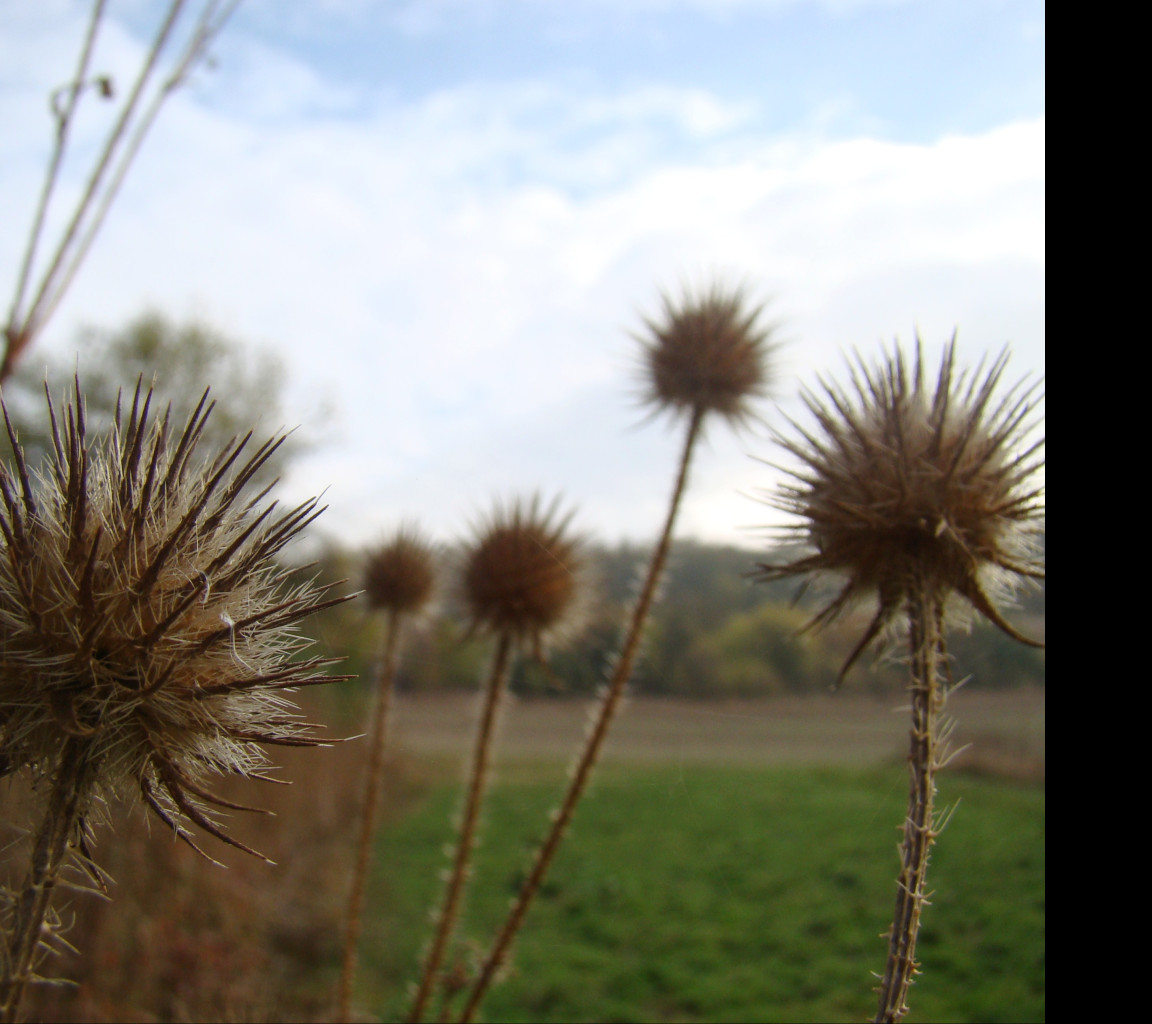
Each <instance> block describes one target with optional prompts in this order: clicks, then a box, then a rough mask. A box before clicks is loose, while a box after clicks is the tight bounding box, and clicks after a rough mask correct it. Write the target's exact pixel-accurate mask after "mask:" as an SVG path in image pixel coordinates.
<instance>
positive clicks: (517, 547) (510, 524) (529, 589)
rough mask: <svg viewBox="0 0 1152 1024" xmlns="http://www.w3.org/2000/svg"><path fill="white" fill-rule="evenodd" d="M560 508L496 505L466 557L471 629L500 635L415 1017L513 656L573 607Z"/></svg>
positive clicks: (438, 960)
mask: <svg viewBox="0 0 1152 1024" xmlns="http://www.w3.org/2000/svg"><path fill="white" fill-rule="evenodd" d="M556 512H557V504H556V503H553V505H552V506H551V507H550V508H549V509H548V510H546V511H545V510H541V508H540V506H539V501H538V500H535V499H534V500H533V501H532V502H531V503H529V504H513V505H512V506H511V507H509V508H507V509H504V508H500V507H497V509H496V512H495V514H494V515H493V516H492V518H491V519H490V520H489V521H488V522H487V523H486V524H484V525H483V526H482V527H481V528H480V530H479V531H478V535H477V539H476V541H475V543H474V544H473V546H472V548H471V549H470V550H469V552H468V554H467V556H466V564H465V567H464V579H463V596H464V600H465V603H466V605H467V607H468V613H469V616H470V618H471V621H472V630H473V631H478V632H485V633H489V634H490V635H493V636H495V638H496V650H495V653H494V656H493V659H492V667H491V669H490V671H489V674H488V680H487V682H486V684H485V687H484V698H483V708H482V711H481V714H480V723H479V727H478V729H477V734H476V745H475V749H474V752H473V757H472V766H471V770H470V772H469V778H468V789H467V796H466V799H465V805H464V814H463V817H462V818H461V822H460V829H459V833H458V835H457V839H456V849H455V852H454V854H453V857H452V868H451V871H450V873H449V877H448V884H447V887H446V889H445V892H444V899H443V902H442V903H441V906H440V910H439V912H438V913H437V916H436V926H435V931H434V934H433V937H432V942H431V944H430V945H429V947H428V952H427V954H426V956H425V960H424V967H423V970H422V971H421V975H420V981H419V984H418V986H417V990H416V995H415V997H414V999H413V1002H412V1008H411V1010H410V1011H409V1017H408V1019H409V1020H410V1021H420V1020H422V1019H423V1016H424V1012H425V1010H426V1009H427V1005H428V1001H429V999H430V998H431V997H432V995H433V992H434V990H435V988H436V985H437V983H438V982H439V979H440V968H441V965H442V964H443V961H444V956H445V953H446V951H447V949H448V944H449V942H450V940H451V938H452V934H453V932H454V930H455V928H456V923H457V920H458V919H459V914H460V907H461V903H462V900H463V896H464V889H465V887H466V885H467V882H468V877H469V871H470V867H471V861H472V852H473V850H474V848H475V845H476V837H477V829H478V826H479V821H480V810H481V807H482V804H483V801H484V796H485V793H486V791H487V788H488V780H489V776H490V766H491V758H492V748H493V744H494V739H495V735H496V722H497V717H498V712H499V707H500V702H501V698H502V697H503V694H504V691H505V689H506V687H507V682H508V675H509V671H510V669H511V666H512V659H513V656H514V654H515V653H516V651H517V649H518V648H519V647H521V646H523V645H525V644H527V645H531V646H532V647H533V648H534V649H535V650H536V651H537V653H539V651H540V645H541V643H542V642H543V640H544V638H545V637H546V636H548V635H549V634H554V633H555V632H556V631H557V630H558V629H561V628H562V627H563V625H564V624H565V621H566V619H567V618H568V617H569V616H570V615H571V613H572V611H573V609H574V607H575V599H576V598H577V596H578V591H579V583H580V575H581V566H582V556H581V552H580V542H579V541H578V540H577V539H576V538H575V537H573V536H571V535H570V534H569V533H568V523H569V520H570V519H571V516H568V517H565V518H563V519H561V520H559V521H557V518H556Z"/></svg>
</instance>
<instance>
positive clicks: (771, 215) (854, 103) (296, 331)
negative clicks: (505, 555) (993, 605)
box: [0, 0, 1045, 548]
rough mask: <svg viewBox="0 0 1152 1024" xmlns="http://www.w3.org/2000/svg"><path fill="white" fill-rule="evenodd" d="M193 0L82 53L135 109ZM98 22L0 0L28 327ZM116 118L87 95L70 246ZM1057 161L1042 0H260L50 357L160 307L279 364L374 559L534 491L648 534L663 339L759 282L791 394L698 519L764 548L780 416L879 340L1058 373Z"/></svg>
mask: <svg viewBox="0 0 1152 1024" xmlns="http://www.w3.org/2000/svg"><path fill="white" fill-rule="evenodd" d="M166 6H167V4H166V3H158V2H156V0H119V2H118V0H109V3H108V9H107V13H106V15H105V19H104V22H103V23H102V28H101V33H100V36H99V38H98V42H97V49H96V52H95V55H94V58H93V62H92V71H93V72H94V73H96V74H103V73H107V74H110V75H112V77H113V80H114V82H115V83H116V86H117V89H118V92H119V94H120V95H123V93H124V91H126V89H127V88H128V85H129V83H130V82H131V81H132V79H133V78H134V76H135V73H136V70H137V69H138V67H139V65H140V61H141V59H142V56H143V54H144V53H145V52H146V50H147V46H148V42H149V40H150V38H151V36H152V34H153V33H154V32H155V29H156V26H157V25H158V24H159V21H160V18H161V17H162V15H163V12H164V10H165V9H166ZM196 7H198V4H197V3H196V0H191V3H190V10H193V9H195V8H196ZM89 10H90V5H89V3H88V2H87V0H85V2H79V0H40V2H38V3H35V4H30V3H26V2H23V0H0V124H3V125H4V131H3V132H2V133H0V302H3V303H4V306H5V310H4V312H5V314H6V312H7V305H8V303H9V301H10V294H11V293H10V292H9V289H11V288H13V287H14V282H15V278H16V273H17V267H18V265H19V260H20V256H21V253H22V247H23V244H24V239H25V237H26V235H27V231H28V227H29V225H30V224H31V220H32V213H33V209H34V207H35V203H36V200H37V196H38V194H39V189H40V185H41V181H42V177H43V172H44V167H45V164H46V161H47V157H48V153H49V152H50V144H51V138H52V131H53V124H52V120H51V118H50V116H49V108H48V97H49V95H50V94H51V93H52V91H53V90H54V89H56V88H58V87H59V86H61V85H63V84H65V83H67V82H68V80H69V78H70V76H71V74H72V69H73V67H74V65H75V60H76V55H77V53H78V51H79V47H80V43H81V41H82V37H83V33H84V30H85V26H86V24H87V18H88V12H89ZM183 24H185V25H186V24H188V22H187V21H186V22H184V23H183ZM111 109H112V108H111V105H110V104H101V103H100V102H99V100H98V99H97V98H96V97H94V96H90V95H86V97H85V100H84V105H82V106H81V108H80V114H79V118H78V121H77V127H76V133H75V136H74V139H73V143H74V144H73V148H72V150H71V152H70V159H69V160H68V162H67V163H66V164H65V167H64V171H63V174H62V178H61V184H60V187H59V189H58V198H59V199H60V200H61V201H60V202H58V203H57V204H56V206H55V207H54V208H53V210H52V213H51V216H50V221H49V224H50V228H54V229H55V230H56V231H58V230H59V228H60V226H61V225H62V224H63V223H64V221H65V218H66V216H67V214H68V212H69V208H68V202H69V201H72V202H74V201H75V198H76V196H77V195H78V194H79V190H80V189H81V187H82V183H83V181H84V178H85V175H86V172H87V168H88V166H89V165H90V161H91V159H92V154H93V152H94V150H95V146H96V145H97V143H98V141H99V139H100V138H101V134H102V132H103V131H104V130H105V129H106V126H107V124H108V123H109V117H110V111H111ZM1044 145H1045V116H1044V7H1043V4H1042V3H1040V2H1036V0H242V2H241V4H240V6H239V8H238V9H237V11H236V13H235V15H234V16H233V18H232V20H231V21H230V22H229V23H228V25H227V27H226V28H225V30H224V31H223V33H222V34H221V35H220V37H219V38H218V39H217V41H216V42H215V43H214V45H213V46H212V50H211V60H210V62H209V63H208V64H207V65H206V66H204V67H202V68H200V69H199V70H197V71H196V73H195V74H194V75H193V76H192V78H191V79H190V81H188V82H187V83H186V84H185V85H184V86H183V87H182V88H181V89H179V90H177V91H176V92H175V93H173V95H172V96H171V98H170V99H169V101H168V102H167V105H166V106H165V108H164V110H163V112H162V113H161V115H160V118H159V120H158V121H157V123H156V125H155V128H154V129H153V131H152V133H151V134H150V135H149V136H148V138H147V140H146V142H145V144H144V146H143V148H142V150H141V152H140V154H139V157H138V159H137V161H136V163H135V164H134V166H133V167H132V169H131V172H130V174H129V177H128V178H127V180H126V182H125V184H124V187H123V189H122V191H121V192H120V194H119V196H118V198H117V200H116V205H115V206H114V207H113V208H112V211H111V213H110V215H109V218H108V221H107V223H106V225H105V227H104V229H103V230H102V232H101V234H100V236H99V237H98V239H97V241H96V244H95V246H94V247H93V249H92V251H91V254H90V257H89V260H88V262H87V263H86V264H85V265H84V267H83V268H82V269H81V271H80V273H79V275H78V276H77V278H76V280H75V282H74V284H73V287H72V289H71V290H70V292H69V293H68V296H67V298H66V300H65V301H64V303H63V304H62V305H61V306H60V308H59V310H58V312H57V314H56V316H55V318H54V319H53V320H52V321H51V322H50V324H49V326H48V328H47V330H46V332H45V334H44V335H43V336H42V337H41V338H40V339H39V340H38V341H37V342H36V348H35V349H33V350H32V351H30V352H29V354H28V357H27V358H28V359H29V360H30V361H33V360H35V358H36V354H37V349H41V348H42V349H43V350H45V351H51V352H53V353H59V354H68V353H73V352H75V351H76V348H77V343H78V339H79V338H80V337H81V335H82V330H83V329H84V328H85V327H96V328H98V329H115V328H117V327H120V326H123V325H125V324H126V323H128V322H129V321H130V320H132V319H133V318H135V317H136V316H138V315H140V314H141V313H142V312H144V311H145V310H158V311H161V312H163V313H165V314H167V315H169V316H170V317H172V318H174V319H176V320H178V321H186V320H199V321H202V322H204V323H207V324H209V325H211V326H213V327H215V328H216V329H218V330H220V331H223V332H224V333H226V334H228V335H229V336H232V337H235V338H237V339H241V340H243V341H244V342H245V343H247V344H250V345H252V346H254V347H260V348H265V349H268V350H271V351H273V352H275V353H276V355H277V356H278V357H279V358H281V359H282V360H283V361H284V363H285V365H286V367H287V370H288V385H287V386H288V399H289V401H288V409H289V415H290V417H291V416H293V415H295V416H296V417H297V418H296V419H290V420H289V421H288V422H287V423H285V424H283V426H286V427H296V428H297V430H298V432H299V434H300V436H301V437H302V438H303V439H304V440H306V441H315V442H317V446H316V447H315V448H314V449H313V450H312V452H311V453H310V454H309V455H308V456H306V457H304V458H303V459H301V460H300V461H299V462H297V463H296V464H295V465H294V467H293V469H292V471H291V472H290V474H289V476H288V477H287V479H286V480H285V481H284V485H283V488H284V492H285V497H287V498H289V499H291V498H296V499H303V498H305V497H308V496H310V495H312V494H316V493H319V492H321V491H323V492H324V501H325V503H327V504H328V506H329V508H328V511H327V512H326V513H325V514H324V516H323V518H322V519H321V520H320V522H319V523H318V524H317V526H318V529H319V531H320V533H321V534H323V535H325V536H327V537H330V538H332V539H335V540H338V541H339V542H341V543H344V544H347V545H353V546H355V545H361V544H367V543H373V542H375V541H377V540H379V539H381V538H383V537H384V536H385V535H386V533H387V532H388V531H390V530H391V529H393V528H394V527H396V526H397V525H399V524H400V523H401V522H402V521H408V522H413V521H414V522H417V523H419V524H421V526H422V527H423V528H424V529H425V531H426V532H427V533H428V534H430V535H431V536H432V537H434V538H435V539H437V540H442V541H453V540H456V539H458V538H460V537H461V536H463V535H465V534H467V532H468V531H469V530H470V529H471V528H472V526H473V525H474V524H475V523H476V522H477V521H478V520H479V519H481V518H482V517H483V516H484V515H485V514H486V513H487V512H488V510H489V509H490V508H491V507H492V505H493V502H494V501H496V500H500V501H508V500H510V499H514V498H517V497H522V496H523V497H527V496H530V495H532V494H534V493H539V494H541V495H542V496H543V497H545V498H546V499H551V498H553V497H554V496H559V497H560V499H561V502H562V505H563V507H565V508H568V509H571V510H572V511H573V513H574V516H573V525H574V526H576V527H577V528H579V529H580V530H582V531H584V532H586V533H588V534H590V535H592V536H594V537H596V538H598V539H600V540H602V541H605V542H608V543H616V542H618V541H622V540H630V541H643V540H645V539H651V538H652V537H654V536H655V534H656V533H657V531H658V529H659V527H660V525H661V522H662V517H663V510H664V507H665V504H666V501H667V498H668V495H669V492H670V490H671V487H672V481H673V473H674V470H675V463H676V460H677V458H678V454H679V448H680V440H681V438H680V431H681V426H682V424H679V423H672V422H671V421H668V420H666V419H665V420H661V419H655V420H653V419H651V418H650V417H648V415H647V413H646V410H645V409H643V408H642V407H641V405H640V404H639V402H638V395H639V394H640V392H641V390H642V383H641V377H640V362H639V353H640V345H639V343H638V342H637V340H636V338H635V334H636V333H637V332H640V331H642V329H643V324H644V319H645V317H651V316H653V315H656V314H658V313H659V311H660V308H661V295H662V294H664V293H671V294H673V295H675V294H679V293H680V292H681V291H682V290H683V289H685V288H688V289H697V290H699V289H701V288H704V287H707V286H708V285H709V284H711V283H712V282H715V281H721V282H726V283H728V284H733V285H740V286H742V287H744V288H745V289H746V290H747V292H748V294H749V296H750V297H751V298H752V299H753V300H754V301H755V302H757V303H763V304H764V313H763V317H764V320H765V322H768V323H771V324H773V325H774V334H773V336H774V338H775V339H776V340H777V341H778V343H779V344H778V347H777V348H776V350H775V352H774V356H773V361H772V377H773V386H772V395H771V400H770V401H766V402H764V403H763V404H762V405H761V406H759V407H758V408H757V411H758V413H759V415H760V416H761V417H762V418H763V421H764V425H754V426H753V427H752V428H751V429H748V430H745V431H743V432H741V433H733V432H732V431H731V430H730V429H729V428H728V427H727V426H726V425H725V424H723V423H722V422H718V423H713V424H712V425H711V426H710V428H709V430H708V434H707V437H706V443H705V444H704V445H703V446H702V447H701V448H700V449H699V450H698V451H697V454H696V457H695V459H694V462H693V469H692V475H691V481H690V490H689V493H688V496H687V498H686V501H685V505H684V508H683V510H682V513H681V519H680V524H679V529H678V531H677V535H678V536H680V537H694V538H696V539H699V540H702V541H707V542H718V543H729V544H739V545H743V546H748V547H753V548H754V547H757V546H763V545H764V544H766V543H768V541H769V540H770V538H771V536H772V532H771V530H772V528H773V527H774V526H777V525H778V524H780V523H781V522H782V521H783V520H782V518H781V516H780V514H779V513H778V512H776V511H775V510H774V509H773V508H771V507H770V505H769V504H767V503H766V502H765V498H766V497H767V496H768V495H770V494H771V493H772V491H773V490H774V488H775V487H777V486H778V484H779V482H780V480H781V475H780V472H779V471H778V470H777V469H774V468H773V467H772V466H771V465H769V464H768V463H772V462H780V461H786V459H785V457H784V456H783V454H782V452H781V450H780V448H779V446H778V445H777V444H776V443H775V442H774V441H773V439H772V436H771V429H772V428H773V427H775V428H777V429H780V430H783V431H785V432H786V433H787V432H789V429H790V428H789V427H788V423H787V417H793V418H798V419H800V420H801V422H803V420H804V412H803V410H802V407H801V406H800V404H799V401H798V398H797V396H798V394H799V391H800V389H801V388H802V387H809V388H813V387H816V385H817V375H823V376H826V377H831V378H833V379H836V378H840V379H842V378H843V377H844V375H845V367H846V359H847V358H848V357H849V356H850V355H851V354H852V353H859V355H860V356H861V357H862V358H864V359H865V360H866V361H868V362H872V361H875V360H876V359H878V358H880V357H882V356H883V355H884V353H885V352H890V351H891V350H892V347H893V345H895V344H896V343H897V341H898V342H899V343H900V344H901V345H903V346H905V347H907V346H908V345H910V344H912V343H913V342H914V339H915V337H916V336H917V334H919V336H920V337H921V338H922V339H923V344H924V347H925V350H926V352H927V353H928V354H929V358H930V359H933V360H934V359H936V358H937V357H938V354H939V352H940V350H941V347H942V346H943V344H944V343H945V342H946V341H947V340H948V339H949V338H950V337H951V336H952V334H953V332H956V336H957V350H958V353H959V358H960V360H961V362H962V363H964V364H975V363H976V362H977V361H978V360H979V359H980V358H981V357H983V356H986V355H994V354H996V353H998V352H999V351H1000V350H1001V349H1002V348H1003V347H1004V346H1008V347H1009V348H1010V350H1011V353H1012V355H1011V362H1010V364H1009V370H1008V377H1009V379H1016V378H1019V377H1024V376H1030V377H1031V378H1038V377H1041V376H1042V375H1043V373H1044ZM49 237H52V233H51V230H50V233H49ZM6 292H7V294H4V293H6ZM80 360H81V369H83V353H82V352H81V354H80ZM263 426H265V427H266V429H267V430H268V431H272V430H274V429H276V428H279V427H280V426H282V425H281V424H267V425H263Z"/></svg>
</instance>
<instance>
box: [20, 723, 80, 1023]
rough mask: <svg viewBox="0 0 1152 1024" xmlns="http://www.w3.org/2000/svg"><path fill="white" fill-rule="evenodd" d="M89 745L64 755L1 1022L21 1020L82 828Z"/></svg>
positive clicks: (27, 893) (31, 869)
mask: <svg viewBox="0 0 1152 1024" xmlns="http://www.w3.org/2000/svg"><path fill="white" fill-rule="evenodd" d="M87 755H88V750H87V744H86V743H85V742H84V741H83V740H81V739H77V738H76V737H72V738H69V739H68V740H67V741H66V742H65V744H64V749H63V752H62V753H61V756H60V764H59V767H58V768H57V771H56V778H55V780H54V782H53V783H52V792H51V793H50V794H49V796H48V806H47V808H46V809H45V812H44V821H43V823H42V824H41V826H40V831H39V833H38V834H37V836H36V841H35V845H34V846H33V848H32V859H31V863H30V864H29V866H28V875H27V877H26V878H25V880H24V885H23V888H22V889H21V892H20V897H19V899H18V900H17V901H16V907H15V913H14V915H13V917H14V920H13V922H12V932H11V934H10V935H9V936H8V937H7V942H6V945H7V949H6V950H5V956H4V963H3V971H4V973H3V977H0V1021H4V1022H9V1021H15V1020H17V1019H18V1016H19V1012H20V1002H21V999H22V998H23V996H24V989H25V987H26V986H27V984H28V981H29V979H30V978H31V977H32V975H33V974H34V972H35V961H36V951H37V949H38V948H39V947H40V945H41V936H42V933H43V928H44V920H45V918H46V917H47V915H48V910H49V907H50V906H51V903H52V895H53V890H54V889H55V887H56V880H57V878H58V877H59V874H60V869H61V867H63V864H64V860H65V857H66V856H67V853H68V844H69V841H70V840H71V839H72V838H73V836H75V835H76V834H77V832H78V830H79V828H80V825H81V818H82V814H81V801H82V798H83V793H84V791H85V789H86V788H87V785H86V783H87V778H88V774H89V765H88V756H87Z"/></svg>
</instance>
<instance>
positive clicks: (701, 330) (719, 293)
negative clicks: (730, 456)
mask: <svg viewBox="0 0 1152 1024" xmlns="http://www.w3.org/2000/svg"><path fill="white" fill-rule="evenodd" d="M662 301H663V305H664V314H663V317H661V318H660V319H659V320H649V319H647V318H645V321H644V322H645V325H646V327H647V328H648V330H647V333H646V334H644V335H637V340H638V341H640V342H641V344H642V345H643V346H644V369H645V377H644V380H645V385H644V393H643V401H644V403H645V404H646V405H650V406H651V407H652V408H653V409H655V410H657V411H665V410H667V411H670V412H672V413H673V414H674V415H679V414H685V415H687V416H702V415H704V414H706V413H718V414H719V415H721V416H723V417H724V418H725V419H726V420H728V421H729V422H730V423H733V424H735V425H742V424H743V423H744V422H745V421H746V420H747V419H748V418H749V417H750V416H751V414H752V404H751V403H752V402H753V401H754V400H755V399H757V398H760V397H763V396H764V395H765V394H766V393H767V391H768V386H769V383H770V380H769V372H768V367H767V357H768V355H769V353H770V352H771V350H772V348H773V346H772V344H771V342H770V338H771V335H772V328H771V327H770V326H767V325H764V324H762V323H760V322H759V321H760V315H761V313H762V311H763V308H762V307H759V306H756V307H752V308H749V306H748V303H747V299H746V297H745V294H744V292H743V290H742V289H739V288H724V287H722V286H721V285H719V284H714V285H713V286H712V287H710V288H709V289H708V290H707V291H705V292H703V293H702V294H699V295H694V294H692V293H691V292H689V291H685V292H684V294H683V295H682V296H681V297H680V298H679V299H678V300H674V299H672V298H671V297H670V296H668V295H667V294H665V295H664V296H663V297H662Z"/></svg>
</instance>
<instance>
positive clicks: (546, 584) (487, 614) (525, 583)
mask: <svg viewBox="0 0 1152 1024" xmlns="http://www.w3.org/2000/svg"><path fill="white" fill-rule="evenodd" d="M558 504H559V502H558V501H555V502H553V503H552V505H551V506H550V507H549V508H547V509H541V507H540V501H539V498H538V497H537V498H533V499H532V500H531V501H530V502H527V503H524V502H514V503H512V504H511V505H510V506H508V507H502V506H499V505H497V507H496V510H495V511H494V512H493V514H492V516H491V517H490V518H489V519H488V520H487V521H486V522H484V523H482V524H481V526H480V527H479V528H478V529H477V531H476V538H475V540H474V541H473V543H472V545H471V547H470V548H469V549H468V551H467V553H466V555H465V563H464V571H463V581H462V582H463V597H464V601H465V605H466V607H467V609H468V614H469V617H470V618H471V621H472V629H473V630H485V631H487V632H491V633H494V634H496V635H509V636H512V637H514V638H515V639H518V640H524V641H529V642H532V643H534V644H536V645H537V646H538V645H539V643H540V641H541V639H542V638H543V637H544V636H546V635H548V634H550V633H553V632H555V631H556V630H557V629H558V628H559V627H562V626H563V625H564V623H565V621H566V619H567V618H568V617H569V616H570V615H571V613H572V611H573V610H574V608H575V606H576V599H577V596H578V593H579V589H580V576H581V571H582V569H583V555H582V552H581V542H580V540H579V539H578V538H577V537H576V536H575V535H573V534H572V533H570V532H569V530H568V525H569V522H570V521H571V518H572V516H571V514H568V515H566V516H563V517H558V515H557V507H558Z"/></svg>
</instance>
